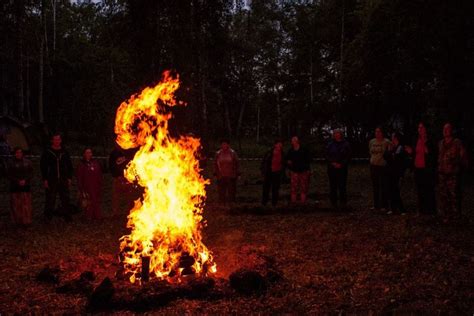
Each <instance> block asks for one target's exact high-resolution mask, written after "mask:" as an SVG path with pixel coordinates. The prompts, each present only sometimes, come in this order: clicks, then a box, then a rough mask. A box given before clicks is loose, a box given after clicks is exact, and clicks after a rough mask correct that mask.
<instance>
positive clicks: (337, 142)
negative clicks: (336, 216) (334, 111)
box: [326, 129, 351, 208]
mask: <svg viewBox="0 0 474 316" xmlns="http://www.w3.org/2000/svg"><path fill="white" fill-rule="evenodd" d="M326 159H327V163H328V177H329V187H330V199H331V204H332V206H333V208H337V207H338V204H337V202H338V194H339V202H340V207H342V208H344V207H345V206H346V204H347V190H346V187H347V173H348V165H349V161H350V159H351V146H350V144H349V142H348V141H347V140H345V139H344V136H343V135H342V131H340V130H338V129H336V130H334V131H333V140H332V141H331V142H330V143H329V144H328V146H327V149H326Z"/></svg>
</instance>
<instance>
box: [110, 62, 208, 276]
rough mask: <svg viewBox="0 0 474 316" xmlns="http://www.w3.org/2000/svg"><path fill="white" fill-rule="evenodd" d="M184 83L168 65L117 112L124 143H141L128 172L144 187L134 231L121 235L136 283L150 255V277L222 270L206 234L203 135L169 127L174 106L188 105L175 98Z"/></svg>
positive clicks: (130, 145) (130, 224)
mask: <svg viewBox="0 0 474 316" xmlns="http://www.w3.org/2000/svg"><path fill="white" fill-rule="evenodd" d="M178 87H179V78H178V76H176V78H173V77H172V76H171V75H170V73H169V72H168V71H167V72H165V73H164V74H163V78H162V80H161V82H160V83H158V84H157V85H156V86H155V87H153V88H146V89H144V90H143V91H142V92H141V93H140V94H139V95H133V96H132V97H131V98H130V99H129V100H128V101H126V102H123V103H122V104H121V105H120V107H119V108H118V110H117V115H116V118H115V133H116V135H117V143H118V144H119V145H120V146H121V147H122V148H124V149H129V148H139V149H138V152H137V153H136V154H135V157H134V158H133V160H132V161H131V162H130V164H129V165H128V166H127V169H126V170H125V177H126V178H127V179H128V181H130V182H135V181H136V182H137V183H138V184H139V185H140V186H142V187H143V188H144V194H143V197H142V199H140V200H137V201H135V205H134V207H133V209H132V210H131V212H130V215H129V216H128V223H127V227H128V228H130V229H131V232H130V235H125V236H123V237H122V238H121V239H120V240H121V243H120V250H121V254H122V264H123V266H124V268H125V272H126V273H129V274H130V275H131V276H130V281H131V282H132V283H133V282H135V281H137V280H141V275H142V268H143V269H144V270H145V271H144V272H146V270H147V268H148V267H142V262H148V260H149V273H150V278H159V279H167V280H170V281H171V280H172V279H173V280H179V279H180V277H181V276H182V275H186V274H198V275H206V274H208V273H215V272H216V265H215V264H214V263H213V260H212V255H211V253H210V252H209V250H208V249H207V248H206V246H205V245H204V244H203V243H202V237H201V228H202V225H203V217H202V206H203V202H204V199H205V195H206V192H205V185H206V184H207V183H208V180H205V179H204V178H203V177H202V176H201V174H200V169H199V161H198V160H197V159H196V153H197V151H198V149H199V147H200V142H199V139H197V138H194V137H188V136H181V137H179V139H174V138H172V137H171V136H170V134H169V131H168V120H169V119H170V118H171V117H172V115H171V113H170V112H169V110H168V107H172V106H175V105H176V104H178V105H185V104H183V103H182V102H178V103H177V102H176V100H175V96H174V93H175V91H176V90H177V89H178ZM143 258H145V259H146V260H142V259H143Z"/></svg>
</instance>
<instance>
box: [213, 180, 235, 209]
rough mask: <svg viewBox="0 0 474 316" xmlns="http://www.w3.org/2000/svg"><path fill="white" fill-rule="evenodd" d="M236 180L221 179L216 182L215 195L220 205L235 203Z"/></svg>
mask: <svg viewBox="0 0 474 316" xmlns="http://www.w3.org/2000/svg"><path fill="white" fill-rule="evenodd" d="M236 191H237V179H236V178H229V177H222V178H220V179H218V180H217V193H218V195H219V202H220V203H228V202H235V194H236Z"/></svg>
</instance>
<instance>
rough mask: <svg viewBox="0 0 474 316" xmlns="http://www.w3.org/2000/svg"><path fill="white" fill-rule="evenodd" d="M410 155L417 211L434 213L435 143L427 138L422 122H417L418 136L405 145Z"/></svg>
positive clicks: (436, 155)
mask: <svg viewBox="0 0 474 316" xmlns="http://www.w3.org/2000/svg"><path fill="white" fill-rule="evenodd" d="M406 150H407V152H408V153H409V154H410V155H411V156H412V159H413V168H414V174H415V185H416V190H417V195H418V211H419V213H421V214H431V215H434V214H436V195H435V183H436V165H437V164H436V161H437V157H438V154H437V150H436V145H435V143H434V142H433V141H432V140H431V139H430V138H429V136H428V132H427V129H426V126H425V124H424V123H423V122H420V123H419V124H418V136H417V139H416V141H415V144H414V146H413V147H407V148H406Z"/></svg>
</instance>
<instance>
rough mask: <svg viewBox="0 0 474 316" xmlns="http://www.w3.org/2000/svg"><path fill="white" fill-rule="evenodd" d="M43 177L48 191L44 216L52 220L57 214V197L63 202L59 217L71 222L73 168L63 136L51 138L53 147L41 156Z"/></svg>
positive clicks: (56, 135) (57, 135)
mask: <svg viewBox="0 0 474 316" xmlns="http://www.w3.org/2000/svg"><path fill="white" fill-rule="evenodd" d="M40 167H41V176H42V178H43V184H44V188H45V189H46V202H45V208H44V215H45V216H46V219H48V220H50V219H51V218H52V217H53V215H54V214H55V213H56V212H55V207H56V196H57V195H58V194H59V198H60V200H61V207H60V211H58V212H57V215H61V216H64V218H65V219H66V220H67V221H69V220H71V214H70V213H71V204H70V199H69V188H70V186H71V181H72V175H73V167H72V162H71V158H70V156H69V153H68V152H67V151H66V150H65V149H64V148H63V147H62V139H61V135H59V134H55V135H53V137H52V138H51V147H50V148H48V149H46V150H45V151H44V152H43V154H42V155H41V161H40Z"/></svg>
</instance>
